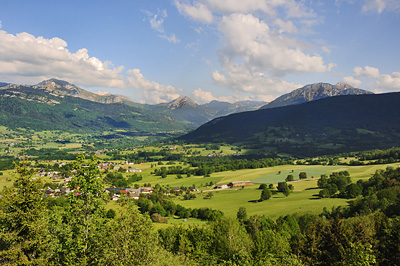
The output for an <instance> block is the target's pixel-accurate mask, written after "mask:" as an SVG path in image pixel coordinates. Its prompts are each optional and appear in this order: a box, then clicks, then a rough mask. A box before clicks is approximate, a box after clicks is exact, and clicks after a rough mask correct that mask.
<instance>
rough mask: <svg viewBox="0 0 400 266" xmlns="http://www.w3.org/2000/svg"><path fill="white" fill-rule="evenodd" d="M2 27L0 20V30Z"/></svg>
mask: <svg viewBox="0 0 400 266" xmlns="http://www.w3.org/2000/svg"><path fill="white" fill-rule="evenodd" d="M2 27H3V25H2V24H1V20H0V29H1V28H2Z"/></svg>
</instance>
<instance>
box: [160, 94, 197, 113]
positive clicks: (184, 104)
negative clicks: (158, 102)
mask: <svg viewBox="0 0 400 266" xmlns="http://www.w3.org/2000/svg"><path fill="white" fill-rule="evenodd" d="M162 105H163V106H166V107H167V108H169V109H172V110H175V109H186V108H190V107H191V108H197V107H198V104H197V103H195V102H194V101H192V100H191V99H190V98H189V97H186V96H179V97H178V98H176V99H175V100H173V101H171V102H169V103H164V104H162Z"/></svg>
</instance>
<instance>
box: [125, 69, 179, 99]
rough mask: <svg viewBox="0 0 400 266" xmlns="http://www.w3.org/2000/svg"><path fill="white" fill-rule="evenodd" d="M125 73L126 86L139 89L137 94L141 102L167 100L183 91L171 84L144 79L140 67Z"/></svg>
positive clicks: (176, 96)
mask: <svg viewBox="0 0 400 266" xmlns="http://www.w3.org/2000/svg"><path fill="white" fill-rule="evenodd" d="M127 74H128V76H127V78H126V79H127V86H128V87H133V88H135V89H136V90H138V91H139V94H138V96H139V98H140V99H142V100H141V102H142V103H152V104H158V103H161V102H169V101H172V100H174V99H176V98H178V97H179V95H180V93H182V91H183V90H182V89H177V88H175V87H173V86H171V85H163V84H159V83H157V82H155V81H150V80H148V79H146V78H145V77H144V76H143V74H142V73H141V72H140V69H130V70H128V71H127Z"/></svg>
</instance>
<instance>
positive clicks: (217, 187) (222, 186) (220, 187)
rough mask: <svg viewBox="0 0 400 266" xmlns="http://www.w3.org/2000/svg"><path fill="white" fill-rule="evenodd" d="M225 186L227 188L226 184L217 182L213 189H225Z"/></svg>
mask: <svg viewBox="0 0 400 266" xmlns="http://www.w3.org/2000/svg"><path fill="white" fill-rule="evenodd" d="M226 188H229V187H228V185H221V184H218V185H216V186H215V187H214V189H226Z"/></svg>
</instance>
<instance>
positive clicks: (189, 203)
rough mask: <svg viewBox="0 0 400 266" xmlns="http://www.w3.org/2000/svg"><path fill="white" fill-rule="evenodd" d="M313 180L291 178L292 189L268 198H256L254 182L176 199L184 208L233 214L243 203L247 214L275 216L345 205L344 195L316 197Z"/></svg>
mask: <svg viewBox="0 0 400 266" xmlns="http://www.w3.org/2000/svg"><path fill="white" fill-rule="evenodd" d="M316 182H317V181H316V180H312V181H298V182H293V184H294V187H295V190H294V191H293V192H292V193H291V194H290V195H289V196H288V197H285V196H284V195H283V194H282V193H277V194H276V195H274V196H273V197H272V198H271V199H269V200H267V201H264V202H258V199H259V198H260V195H261V191H260V190H258V189H257V188H256V186H251V187H248V188H245V189H237V190H220V191H215V192H214V193H213V194H214V196H213V197H212V198H211V199H204V198H203V197H202V196H200V194H198V197H197V198H196V199H194V200H179V199H178V200H175V203H177V204H181V205H182V206H185V207H186V208H201V207H210V208H213V209H217V210H221V211H222V212H224V214H225V216H228V217H236V213H237V211H238V209H239V207H245V208H246V210H247V215H248V216H251V215H266V216H268V217H270V218H273V219H276V218H278V217H279V216H281V215H287V214H293V213H314V214H318V213H321V212H322V210H323V208H324V207H327V208H328V209H330V208H332V207H334V206H341V205H346V204H347V200H346V199H318V197H317V196H316V194H318V192H319V189H316Z"/></svg>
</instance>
